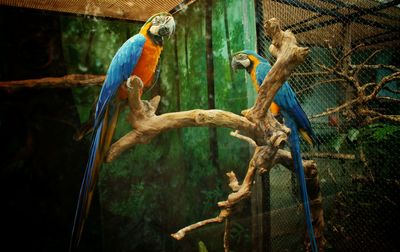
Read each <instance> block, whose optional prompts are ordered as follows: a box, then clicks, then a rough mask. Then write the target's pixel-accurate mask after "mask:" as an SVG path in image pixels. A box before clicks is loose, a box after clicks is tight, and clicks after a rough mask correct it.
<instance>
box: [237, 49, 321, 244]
mask: <svg viewBox="0 0 400 252" xmlns="http://www.w3.org/2000/svg"><path fill="white" fill-rule="evenodd" d="M231 66H232V68H233V69H246V70H247V72H248V73H249V74H250V76H251V79H252V81H253V85H254V87H255V89H256V91H258V89H259V86H261V85H262V83H263V80H264V78H265V76H267V74H268V72H269V71H270V70H271V65H270V64H269V62H268V61H267V60H266V59H264V58H263V57H261V56H260V55H258V54H257V53H256V52H254V51H251V50H244V51H241V52H238V53H235V54H234V56H233V58H232V63H231ZM270 111H271V112H272V114H274V115H277V114H281V115H282V116H283V119H284V123H285V125H286V126H287V127H288V128H290V132H291V133H290V135H289V147H290V151H291V154H292V158H293V163H294V168H295V169H294V170H295V171H296V174H297V177H298V179H299V183H300V191H301V197H302V200H303V203H304V211H305V216H306V223H307V229H308V235H309V238H310V242H311V249H312V251H314V252H315V251H318V248H317V243H316V241H315V234H314V229H313V225H312V219H311V211H310V206H309V200H308V194H307V187H306V180H305V176H304V169H303V163H302V158H301V153H300V138H299V134H300V135H301V136H302V137H303V138H304V140H306V141H307V142H308V143H309V144H311V145H312V144H313V143H315V141H316V136H315V134H314V132H313V130H312V128H311V124H310V121H309V120H308V118H307V115H306V114H305V112H304V111H303V109H302V108H301V106H300V102H299V101H298V99H297V97H296V94H295V93H294V91H293V89H292V88H291V87H290V85H289V84H288V83H287V82H285V83H284V84H283V85H282V87H281V88H280V89H279V90H278V92H277V93H276V95H275V97H274V100H273V102H272V104H271V107H270Z"/></svg>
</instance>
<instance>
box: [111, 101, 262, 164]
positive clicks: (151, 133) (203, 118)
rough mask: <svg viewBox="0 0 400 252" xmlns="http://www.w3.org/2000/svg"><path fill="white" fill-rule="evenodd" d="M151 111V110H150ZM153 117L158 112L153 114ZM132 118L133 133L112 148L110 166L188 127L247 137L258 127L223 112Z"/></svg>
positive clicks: (197, 110) (209, 111)
mask: <svg viewBox="0 0 400 252" xmlns="http://www.w3.org/2000/svg"><path fill="white" fill-rule="evenodd" d="M146 107H148V106H146ZM149 111H151V112H152V113H154V111H152V110H149ZM140 118H143V116H140V117H139V120H138V117H137V116H136V117H135V115H132V118H131V123H132V124H133V125H132V126H133V128H134V129H133V130H132V131H131V132H129V133H128V134H126V135H125V136H123V137H122V138H120V139H119V140H118V141H117V142H115V143H114V144H113V145H112V146H111V147H110V150H109V152H108V154H107V157H106V162H111V161H113V160H114V159H115V158H117V157H118V156H119V155H120V154H121V153H123V152H124V151H126V150H127V149H129V148H130V147H132V146H133V145H135V144H143V143H148V142H150V141H151V140H152V139H153V138H154V137H155V136H156V135H158V134H160V133H162V132H164V131H167V130H171V129H179V128H184V127H226V128H230V129H234V130H237V129H238V130H240V131H241V132H243V133H244V134H246V135H252V132H254V130H255V124H254V123H252V122H250V121H249V120H247V119H246V118H244V117H242V116H238V115H236V114H234V113H231V112H227V111H223V110H217V109H214V110H201V109H195V110H189V111H182V112H175V113H166V114H162V115H160V116H145V119H143V120H140Z"/></svg>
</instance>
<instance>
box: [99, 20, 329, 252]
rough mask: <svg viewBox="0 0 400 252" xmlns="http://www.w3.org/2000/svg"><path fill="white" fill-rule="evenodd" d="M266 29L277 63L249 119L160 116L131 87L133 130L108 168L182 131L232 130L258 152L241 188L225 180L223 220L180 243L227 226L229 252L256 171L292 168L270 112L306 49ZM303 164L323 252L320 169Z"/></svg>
mask: <svg viewBox="0 0 400 252" xmlns="http://www.w3.org/2000/svg"><path fill="white" fill-rule="evenodd" d="M265 28H266V30H267V32H268V34H269V35H270V36H271V37H272V38H273V41H272V45H271V47H270V51H271V53H272V54H273V55H274V56H275V57H277V61H276V63H275V64H274V66H273V67H272V69H271V71H270V72H269V74H268V75H267V76H266V77H265V79H264V81H263V85H262V86H261V88H260V91H259V95H258V98H257V100H256V103H255V105H254V106H253V107H252V108H251V109H248V110H245V111H243V112H242V114H243V115H245V116H244V117H243V116H239V115H236V114H234V113H231V112H227V111H223V110H218V109H210V110H201V109H195V110H190V111H182V112H174V113H166V114H162V115H156V110H157V107H158V104H159V102H160V97H159V96H156V97H154V98H153V99H152V100H150V101H142V100H141V99H140V95H139V92H138V90H139V89H140V88H141V86H142V84H141V80H140V79H139V78H137V77H134V78H133V79H128V81H127V87H128V104H129V108H130V110H131V111H130V114H129V115H128V118H127V119H128V121H129V123H130V124H131V126H132V128H133V130H132V131H131V132H129V133H127V134H126V135H125V136H123V137H122V138H120V139H119V140H118V141H116V142H115V143H114V144H113V145H112V146H111V147H110V149H109V151H108V153H107V156H106V160H105V161H106V162H111V161H113V160H115V159H116V158H117V157H118V156H119V155H120V154H122V153H123V152H124V151H126V150H127V149H129V148H131V147H132V146H134V145H135V144H143V143H148V142H150V141H151V140H152V139H153V138H154V137H155V136H157V135H158V134H160V133H162V132H164V131H167V130H171V129H179V128H183V127H226V128H230V129H233V130H235V132H233V133H232V134H231V135H232V136H234V137H237V138H239V139H241V140H244V141H246V142H248V143H249V144H250V145H252V146H253V147H254V148H255V151H254V154H253V157H252V159H251V160H250V162H249V165H248V167H247V173H246V176H245V178H244V179H243V181H242V183H239V180H238V178H237V177H236V175H235V173H234V172H230V173H228V174H227V176H228V177H229V185H230V187H231V189H232V192H231V193H230V194H229V195H228V197H227V199H226V200H224V201H221V202H218V206H219V208H220V213H219V215H218V216H217V217H214V218H210V219H207V220H203V221H199V222H197V223H194V224H192V225H189V226H187V227H184V228H182V229H181V230H179V231H177V232H176V233H174V234H172V235H171V236H172V237H173V238H175V239H177V240H180V239H183V238H184V237H185V235H186V234H187V233H189V232H191V231H193V230H195V229H198V228H201V227H203V226H205V225H208V224H211V223H221V222H223V221H226V225H225V239H224V247H225V250H226V248H229V244H228V242H229V239H228V235H229V226H230V225H229V221H230V218H231V216H232V214H233V213H234V210H235V209H236V206H237V204H238V203H239V202H241V201H242V200H243V199H246V198H248V197H249V196H250V195H251V188H252V186H253V181H254V179H255V175H256V174H257V171H258V173H259V174H262V173H265V172H269V171H270V169H271V168H272V167H273V166H274V165H275V164H278V163H280V164H283V165H284V166H286V167H288V168H289V169H292V167H293V161H292V159H291V156H290V153H289V152H287V151H284V150H282V148H283V146H284V144H285V142H286V139H287V134H289V133H290V130H289V129H288V128H287V127H285V126H284V125H281V124H280V123H279V122H278V121H276V119H275V118H274V117H273V116H272V114H271V113H270V112H269V111H268V109H267V108H268V107H269V105H270V104H271V102H272V100H273V97H274V96H275V94H276V92H277V91H278V89H279V88H280V87H281V86H282V84H283V83H284V82H285V80H286V79H287V78H288V77H289V75H290V73H291V72H292V71H293V70H294V69H295V67H296V66H297V65H299V64H301V63H302V62H303V60H304V58H305V56H306V55H307V53H308V49H307V48H301V47H298V46H297V42H296V39H295V37H294V35H293V34H292V33H291V32H289V31H285V32H283V31H282V30H280V25H279V21H278V20H277V19H271V20H269V21H268V22H267V23H266V24H265ZM303 164H304V169H305V174H306V176H307V178H308V182H307V183H308V188H309V195H310V202H311V209H312V215H313V218H314V224H315V226H314V229H315V233H316V237H317V241H318V243H319V245H320V247H321V248H322V247H323V246H324V240H325V239H324V237H323V232H322V231H323V228H324V219H323V210H322V206H321V202H322V197H321V194H320V191H319V182H318V177H317V170H316V164H315V162H313V161H310V160H308V161H304V162H303ZM321 250H322V249H321Z"/></svg>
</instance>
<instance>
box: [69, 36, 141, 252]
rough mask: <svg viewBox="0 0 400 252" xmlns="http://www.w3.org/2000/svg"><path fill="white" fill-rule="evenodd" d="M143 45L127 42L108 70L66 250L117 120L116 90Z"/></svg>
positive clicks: (74, 241)
mask: <svg viewBox="0 0 400 252" xmlns="http://www.w3.org/2000/svg"><path fill="white" fill-rule="evenodd" d="M145 41H146V38H145V37H144V36H143V35H141V34H137V35H135V36H133V37H131V38H130V39H128V40H127V41H126V42H125V43H124V44H123V45H122V46H121V48H120V49H119V50H118V51H117V53H116V54H115V56H114V58H113V59H112V61H111V64H110V66H109V68H108V71H107V77H106V79H105V81H104V84H103V87H102V89H101V92H100V96H99V99H98V102H97V106H96V113H95V121H94V127H93V129H94V130H93V135H92V142H91V146H90V151H89V159H88V162H87V165H86V170H85V174H84V176H83V181H82V185H81V189H80V192H79V198H78V203H77V207H76V212H75V219H74V224H73V228H72V236H71V242H70V250H72V249H73V248H74V247H76V246H77V245H78V244H79V240H80V237H81V233H82V229H83V225H84V222H85V218H86V216H87V213H88V210H89V208H90V203H91V198H92V194H93V190H94V187H95V185H96V180H97V174H98V168H99V166H100V164H101V162H102V158H103V154H104V152H105V151H106V150H105V148H108V147H107V146H101V145H102V144H104V140H103V138H105V137H106V136H107V131H113V129H110V128H109V126H110V125H109V123H110V122H111V121H113V116H117V115H113V114H114V111H115V110H116V106H118V105H117V103H116V101H115V100H116V99H115V98H116V93H117V90H118V88H119V87H120V85H121V84H122V83H123V81H126V80H127V79H128V78H129V76H130V75H131V73H132V72H133V70H134V68H135V66H136V64H137V62H138V60H139V58H140V56H141V54H142V50H143V46H144V43H145ZM108 133H110V132H108ZM111 134H112V133H111Z"/></svg>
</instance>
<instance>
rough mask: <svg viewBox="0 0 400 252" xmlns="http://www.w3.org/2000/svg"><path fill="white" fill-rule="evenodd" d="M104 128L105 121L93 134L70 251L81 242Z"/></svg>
mask: <svg viewBox="0 0 400 252" xmlns="http://www.w3.org/2000/svg"><path fill="white" fill-rule="evenodd" d="M102 129H103V123H100V124H99V126H98V127H97V129H95V131H94V132H93V135H92V143H91V146H90V151H89V159H88V162H87V165H86V170H85V174H84V177H83V180H82V184H81V188H80V191H79V198H78V203H77V207H76V212H75V218H74V224H73V228H72V235H71V240H70V247H69V251H73V249H74V248H76V247H77V246H78V244H79V241H80V238H81V234H82V228H83V225H84V221H85V215H86V211H87V209H88V207H89V205H90V202H88V194H89V192H90V191H91V190H92V188H93V186H94V185H91V184H93V183H92V182H93V181H94V180H93V178H92V176H93V169H94V168H95V167H94V166H95V161H96V156H97V155H98V154H100V153H99V143H100V138H101V133H102Z"/></svg>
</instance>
